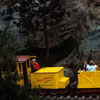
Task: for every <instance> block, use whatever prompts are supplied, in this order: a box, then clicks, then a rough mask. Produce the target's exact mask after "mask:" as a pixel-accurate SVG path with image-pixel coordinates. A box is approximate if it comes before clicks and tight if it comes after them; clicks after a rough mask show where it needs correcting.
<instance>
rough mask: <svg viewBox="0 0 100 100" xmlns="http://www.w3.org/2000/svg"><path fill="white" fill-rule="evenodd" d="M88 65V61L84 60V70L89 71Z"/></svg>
mask: <svg viewBox="0 0 100 100" xmlns="http://www.w3.org/2000/svg"><path fill="white" fill-rule="evenodd" d="M87 66H88V64H87V61H84V64H83V71H87Z"/></svg>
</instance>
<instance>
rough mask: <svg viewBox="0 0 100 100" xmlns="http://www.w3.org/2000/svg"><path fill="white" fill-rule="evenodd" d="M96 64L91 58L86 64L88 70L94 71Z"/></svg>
mask: <svg viewBox="0 0 100 100" xmlns="http://www.w3.org/2000/svg"><path fill="white" fill-rule="evenodd" d="M96 68H97V65H96V64H95V62H94V61H93V60H91V61H90V63H89V65H88V66H87V70H88V71H96Z"/></svg>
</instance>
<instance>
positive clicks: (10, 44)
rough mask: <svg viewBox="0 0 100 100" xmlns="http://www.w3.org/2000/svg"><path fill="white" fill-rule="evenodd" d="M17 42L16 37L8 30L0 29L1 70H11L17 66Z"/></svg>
mask: <svg viewBox="0 0 100 100" xmlns="http://www.w3.org/2000/svg"><path fill="white" fill-rule="evenodd" d="M15 47H17V46H16V44H15V40H14V38H13V37H12V36H11V35H10V34H9V33H8V32H7V28H5V30H4V31H2V30H0V71H3V72H7V73H8V72H9V71H11V70H13V69H14V67H15V54H16V48H15Z"/></svg>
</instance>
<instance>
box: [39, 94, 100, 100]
mask: <svg viewBox="0 0 100 100" xmlns="http://www.w3.org/2000/svg"><path fill="white" fill-rule="evenodd" d="M40 100H100V95H97V96H85V95H83V96H71V95H67V96H49V95H47V96H40Z"/></svg>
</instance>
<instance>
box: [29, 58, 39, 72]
mask: <svg viewBox="0 0 100 100" xmlns="http://www.w3.org/2000/svg"><path fill="white" fill-rule="evenodd" d="M38 70H40V66H39V64H38V62H36V59H32V61H31V72H32V73H33V72H35V71H38Z"/></svg>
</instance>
